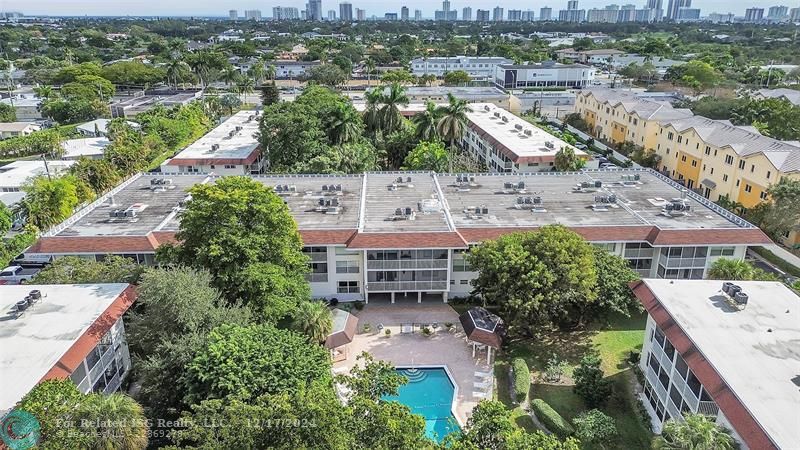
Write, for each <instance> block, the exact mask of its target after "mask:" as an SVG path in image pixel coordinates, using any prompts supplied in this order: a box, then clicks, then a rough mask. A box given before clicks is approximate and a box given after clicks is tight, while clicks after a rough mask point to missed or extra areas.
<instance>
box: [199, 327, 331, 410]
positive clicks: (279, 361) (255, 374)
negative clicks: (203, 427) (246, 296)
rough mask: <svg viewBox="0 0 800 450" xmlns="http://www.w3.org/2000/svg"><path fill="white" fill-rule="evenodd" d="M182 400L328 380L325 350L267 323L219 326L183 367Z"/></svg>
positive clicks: (248, 394)
mask: <svg viewBox="0 0 800 450" xmlns="http://www.w3.org/2000/svg"><path fill="white" fill-rule="evenodd" d="M186 375H187V393H186V399H187V402H188V403H197V402H199V401H202V400H204V399H214V398H220V399H222V398H226V397H231V398H236V399H239V400H243V401H248V402H249V401H252V400H254V399H255V398H257V397H259V396H260V395H263V394H279V393H284V392H285V393H292V392H296V391H297V389H299V388H300V387H301V386H307V385H309V384H310V383H312V382H314V381H323V382H328V383H329V382H330V381H331V373H330V356H329V355H328V350H327V349H325V348H323V347H321V346H319V345H315V344H309V343H308V342H307V340H306V339H305V338H304V337H303V336H301V335H299V334H297V333H294V332H292V331H288V330H280V329H277V328H275V327H274V326H272V325H266V324H265V325H250V326H239V325H221V326H219V327H217V328H215V329H214V330H212V331H211V333H210V334H209V336H208V342H207V344H206V345H205V346H204V347H203V348H202V349H201V350H200V351H199V352H198V353H197V355H196V356H195V358H194V360H193V361H192V362H191V363H190V364H189V365H188V366H187V374H186Z"/></svg>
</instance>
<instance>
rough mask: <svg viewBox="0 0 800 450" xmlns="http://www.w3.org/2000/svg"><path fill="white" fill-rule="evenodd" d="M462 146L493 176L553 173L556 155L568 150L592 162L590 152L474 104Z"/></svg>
mask: <svg viewBox="0 0 800 450" xmlns="http://www.w3.org/2000/svg"><path fill="white" fill-rule="evenodd" d="M460 145H461V148H463V149H464V150H466V151H467V152H468V153H470V154H471V155H472V156H473V157H474V158H475V159H476V160H478V161H480V162H481V163H483V164H485V165H486V166H487V167H488V168H489V171H491V172H544V171H552V170H553V166H554V165H555V159H556V158H555V157H556V153H558V151H559V150H561V149H562V148H566V147H568V148H572V150H573V151H574V152H575V154H576V155H578V157H580V158H583V159H584V160H586V161H588V160H589V159H590V157H589V155H588V154H587V153H586V152H583V151H582V150H579V149H577V148H575V147H573V146H572V145H570V144H567V143H566V142H564V141H563V140H561V139H559V138H557V137H556V136H553V135H552V134H550V133H548V132H546V131H544V130H543V129H541V128H538V127H535V126H533V125H531V124H530V123H529V122H528V121H526V120H524V119H521V118H519V117H517V116H515V115H514V114H511V113H509V112H508V111H506V110H504V109H502V108H498V107H496V106H494V105H490V104H482V103H476V104H474V105H473V106H472V111H471V112H468V113H467V130H466V132H465V133H464V136H463V137H462V138H461V142H460ZM595 168H596V167H595Z"/></svg>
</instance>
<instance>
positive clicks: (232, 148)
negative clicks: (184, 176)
mask: <svg viewBox="0 0 800 450" xmlns="http://www.w3.org/2000/svg"><path fill="white" fill-rule="evenodd" d="M258 115H259V112H258V111H239V112H237V113H236V114H234V115H233V116H231V117H230V118H229V119H228V120H226V121H225V122H223V123H222V124H220V125H219V126H217V127H216V128H214V129H213V130H211V131H209V132H208V133H206V135H205V136H203V137H201V138H200V139H198V140H196V141H194V142H193V143H192V144H190V145H189V146H188V147H186V148H185V149H183V150H181V152H180V153H178V154H177V155H175V156H174V157H173V158H171V159H168V160H166V161H165V162H164V163H163V164H161V171H162V172H165V173H216V174H220V175H248V174H251V173H252V174H256V173H261V172H263V171H264V168H265V165H266V163H265V158H264V157H263V156H262V153H261V147H260V145H259V143H258V140H257V139H256V133H257V132H258Z"/></svg>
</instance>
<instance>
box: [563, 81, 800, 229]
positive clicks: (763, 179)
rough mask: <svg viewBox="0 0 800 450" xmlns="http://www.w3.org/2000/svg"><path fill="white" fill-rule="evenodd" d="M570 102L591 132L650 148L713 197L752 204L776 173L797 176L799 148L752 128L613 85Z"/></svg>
mask: <svg viewBox="0 0 800 450" xmlns="http://www.w3.org/2000/svg"><path fill="white" fill-rule="evenodd" d="M575 107H576V112H578V113H579V114H581V116H582V117H583V118H584V120H586V122H587V124H588V125H589V127H590V130H591V131H592V134H593V135H594V136H596V137H598V138H600V139H602V140H603V141H606V142H610V143H612V144H620V143H622V142H625V141H629V142H633V143H634V144H636V145H639V146H642V147H644V148H646V149H653V150H655V152H656V153H657V154H658V155H659V156H660V157H661V162H660V163H659V170H660V171H661V172H662V173H664V174H666V175H668V176H669V177H671V178H673V179H675V180H678V181H679V182H680V183H682V184H684V185H685V186H686V187H688V188H690V189H692V190H695V191H696V192H698V193H700V194H701V195H703V196H704V197H706V198H708V199H710V200H713V201H718V200H719V199H720V198H722V197H726V198H728V199H729V200H731V201H734V202H738V203H740V204H742V205H743V206H744V207H745V208H751V207H753V206H755V205H757V204H758V203H760V202H762V201H764V200H766V199H767V193H766V191H767V189H768V188H769V187H770V186H771V185H772V184H774V183H777V182H778V181H780V180H781V178H784V177H789V178H796V179H797V178H800V147H798V146H797V145H794V144H793V143H788V142H781V141H778V140H776V139H772V138H770V137H766V136H763V135H761V134H760V133H759V132H758V131H757V130H756V129H755V128H753V127H744V126H735V125H732V124H731V123H730V122H728V121H722V120H712V119H708V118H706V117H702V116H695V115H693V114H692V113H691V111H689V110H682V109H675V108H672V107H671V106H670V105H669V104H668V103H666V102H658V101H652V100H645V99H641V98H636V97H635V96H632V95H631V94H626V93H622V92H619V91H614V90H589V91H586V92H582V93H581V94H580V95H579V96H578V100H577V102H576V104H575ZM799 240H800V236H798V234H797V233H796V232H790V233H789V234H787V235H786V236H784V243H786V244H787V245H794V244H796V243H797V242H798V241H799Z"/></svg>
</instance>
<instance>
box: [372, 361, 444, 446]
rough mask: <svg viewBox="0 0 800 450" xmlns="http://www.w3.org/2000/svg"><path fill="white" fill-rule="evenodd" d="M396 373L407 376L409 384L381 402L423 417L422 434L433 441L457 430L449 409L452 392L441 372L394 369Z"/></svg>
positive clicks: (434, 369) (437, 370)
mask: <svg viewBox="0 0 800 450" xmlns="http://www.w3.org/2000/svg"><path fill="white" fill-rule="evenodd" d="M397 373H399V374H400V375H403V376H405V377H407V378H408V384H406V385H404V386H400V389H398V395H396V396H394V395H388V396H386V397H384V400H394V401H397V402H399V403H402V404H404V405H406V406H408V407H409V408H411V412H412V413H414V414H419V415H421V416H422V417H424V418H425V434H426V435H427V436H428V437H429V438H431V439H435V440H436V441H441V440H442V439H443V438H444V437H445V436H447V435H448V434H450V433H452V432H453V431H456V430H458V429H459V427H458V423H457V422H456V419H455V417H453V413H452V412H451V410H450V407H451V406H452V404H453V395H454V391H455V389H454V388H453V383H452V382H451V381H450V377H448V376H447V372H445V370H444V369H438V368H433V369H416V368H413V369H397Z"/></svg>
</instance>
